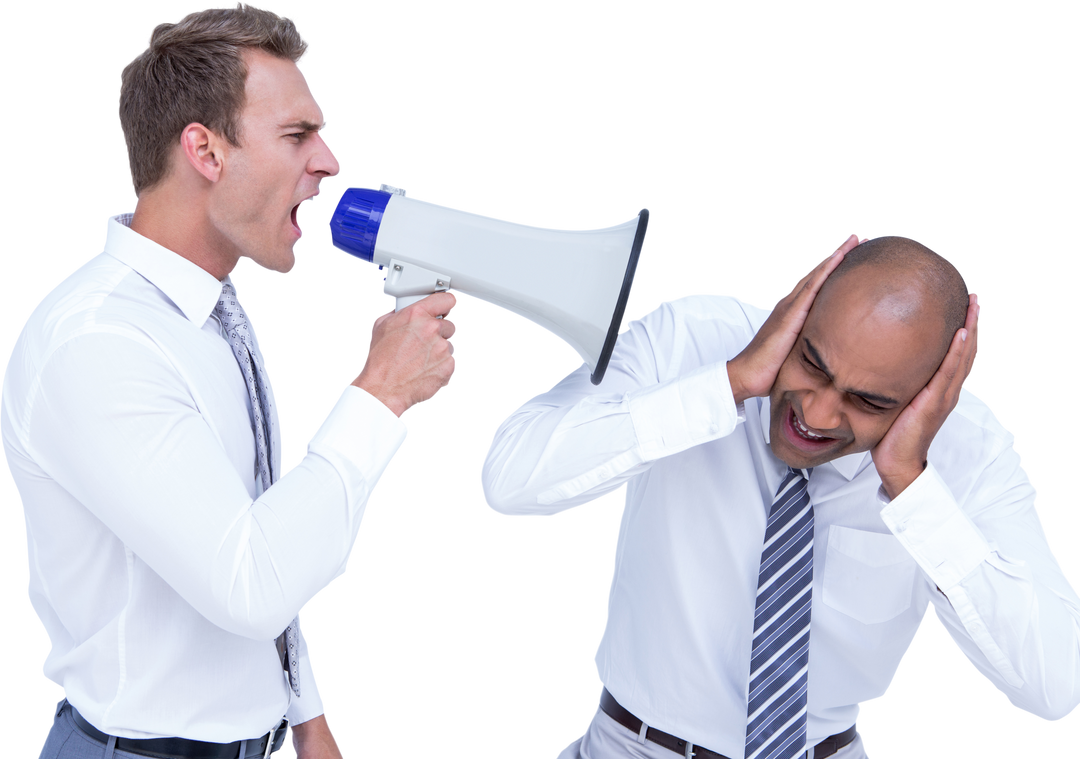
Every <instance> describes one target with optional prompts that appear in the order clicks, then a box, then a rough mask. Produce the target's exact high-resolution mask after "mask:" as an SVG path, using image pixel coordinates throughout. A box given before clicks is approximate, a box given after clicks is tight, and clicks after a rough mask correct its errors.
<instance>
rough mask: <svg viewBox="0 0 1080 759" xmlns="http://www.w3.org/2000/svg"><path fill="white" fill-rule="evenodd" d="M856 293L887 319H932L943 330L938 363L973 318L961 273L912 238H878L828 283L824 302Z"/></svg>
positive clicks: (858, 251) (853, 253) (857, 250)
mask: <svg viewBox="0 0 1080 759" xmlns="http://www.w3.org/2000/svg"><path fill="white" fill-rule="evenodd" d="M850 288H855V289H857V290H858V291H860V293H861V294H862V296H863V297H865V298H867V299H869V301H870V302H872V303H873V304H874V308H875V310H876V311H877V313H878V314H879V315H881V316H886V317H891V318H893V319H896V320H898V321H901V322H903V323H905V324H909V325H912V324H915V323H916V322H923V323H925V322H926V320H927V319H928V318H929V319H931V320H932V321H933V323H935V324H936V325H938V330H937V331H938V332H939V335H938V338H939V339H938V341H937V345H936V346H934V347H936V348H937V351H936V359H937V361H938V362H940V361H941V359H942V358H944V357H945V353H946V352H947V351H948V349H949V344H950V343H951V342H952V338H953V335H955V334H956V330H958V329H960V328H961V327H963V326H964V320H965V319H966V318H967V308H968V291H967V285H965V284H964V279H963V277H961V276H960V272H958V271H957V270H956V268H955V267H954V266H953V265H952V264H950V263H949V262H948V261H946V260H945V259H944V258H942V257H941V256H939V255H938V254H937V253H935V252H934V251H932V250H930V249H929V248H927V247H926V246H925V245H921V244H920V243H917V242H915V241H914V240H909V239H907V238H906V237H878V238H877V239H874V240H868V241H867V242H864V243H862V244H861V245H859V246H858V247H856V248H855V249H854V250H852V251H851V252H850V253H848V254H847V255H846V256H845V257H844V260H843V262H842V263H841V264H840V266H838V267H837V268H836V271H834V272H833V273H832V275H831V276H830V277H829V279H828V280H827V281H826V282H825V284H824V286H823V287H822V288H821V292H820V293H819V294H818V300H819V301H822V302H823V305H824V304H825V303H827V302H828V301H829V300H831V299H832V296H833V295H834V294H835V292H836V291H838V290H847V289H850ZM927 347H928V349H929V348H931V346H927Z"/></svg>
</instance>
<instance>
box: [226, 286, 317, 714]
mask: <svg viewBox="0 0 1080 759" xmlns="http://www.w3.org/2000/svg"><path fill="white" fill-rule="evenodd" d="M214 316H216V317H217V319H218V321H219V322H221V326H222V328H223V329H224V330H225V334H227V335H228V336H229V345H230V346H231V347H232V350H233V355H234V356H236V362H237V363H238V364H239V365H240V372H241V373H242V374H243V375H244V383H245V384H246V385H247V389H248V396H249V397H250V398H251V416H252V427H253V428H254V431H255V466H256V474H257V475H258V477H259V480H260V482H261V483H262V488H263V491H264V492H265V491H267V490H269V489H270V485H272V484H273V483H274V481H275V480H277V475H278V473H277V472H276V471H274V466H273V461H274V457H273V451H272V450H271V449H270V444H271V442H272V441H273V437H274V435H273V424H274V413H273V409H272V408H271V407H270V381H269V379H267V376H266V370H265V369H263V367H262V362H260V361H259V352H258V351H257V350H255V334H254V332H253V331H252V329H251V322H249V321H248V318H247V314H246V313H245V312H244V308H243V306H241V305H240V301H238V300H237V299H236V290H234V289H233V286H232V285H230V284H229V283H228V282H226V283H225V284H223V285H222V286H221V298H220V299H219V300H218V304H217V306H215V307H214ZM299 631H300V617H296V618H294V619H293V621H292V624H290V625H289V626H288V627H286V628H285V632H283V633H281V635H279V636H278V639H277V648H278V656H280V657H281V664H282V667H284V669H285V671H286V672H287V673H288V675H289V685H291V686H292V689H293V692H294V693H296V695H297V697H299V696H300V662H299V654H300V650H299V649H300V635H299Z"/></svg>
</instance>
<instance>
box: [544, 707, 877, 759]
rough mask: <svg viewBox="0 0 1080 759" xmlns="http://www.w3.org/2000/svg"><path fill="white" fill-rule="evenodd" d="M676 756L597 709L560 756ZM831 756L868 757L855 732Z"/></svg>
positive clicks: (569, 758) (810, 754)
mask: <svg viewBox="0 0 1080 759" xmlns="http://www.w3.org/2000/svg"><path fill="white" fill-rule="evenodd" d="M679 756H680V755H679V754H677V753H675V752H674V751H671V750H669V749H666V748H664V747H663V746H661V745H659V744H656V743H653V742H652V741H641V740H639V739H638V735H637V733H635V732H632V731H630V730H627V729H626V728H625V727H623V726H622V725H620V724H619V723H618V722H616V721H615V720H613V719H612V718H611V717H609V716H607V715H606V714H605V713H604V712H603V711H602V710H600V709H597V711H596V716H595V717H593V721H592V724H591V725H589V729H588V730H587V731H586V732H585V735H583V736H582V737H581V738H579V739H578V740H576V741H574V742H573V743H571V744H570V745H569V746H567V747H566V748H565V749H563V752H562V753H561V754H559V759H679ZM739 756H740V757H741V756H742V754H739ZM812 757H813V752H808V759H811V758H812ZM732 759H737V757H732ZM830 759H867V757H866V751H864V750H863V744H862V738H861V737H860V736H858V735H856V736H855V740H853V741H852V742H851V743H849V744H848V745H846V746H844V747H843V748H842V749H840V750H839V751H837V752H836V753H835V754H833V755H832V757H830Z"/></svg>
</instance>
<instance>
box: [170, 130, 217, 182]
mask: <svg viewBox="0 0 1080 759" xmlns="http://www.w3.org/2000/svg"><path fill="white" fill-rule="evenodd" d="M180 149H181V150H182V151H183V152H184V158H186V159H187V162H188V163H189V164H191V166H192V168H194V169H195V171H197V172H199V173H200V174H202V175H203V176H204V177H205V178H206V179H208V180H210V181H211V182H216V181H218V179H219V178H220V177H221V170H222V166H223V164H224V158H225V141H224V140H223V139H222V138H220V137H218V136H217V135H216V134H214V132H212V131H210V130H209V129H207V128H206V127H204V126H203V125H202V124H199V123H198V122H192V123H191V124H188V125H187V126H186V127H184V131H182V132H181V133H180Z"/></svg>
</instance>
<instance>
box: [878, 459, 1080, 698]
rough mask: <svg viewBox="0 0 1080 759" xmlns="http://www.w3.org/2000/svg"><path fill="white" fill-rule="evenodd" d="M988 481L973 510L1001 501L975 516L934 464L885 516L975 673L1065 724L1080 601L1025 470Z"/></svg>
mask: <svg viewBox="0 0 1080 759" xmlns="http://www.w3.org/2000/svg"><path fill="white" fill-rule="evenodd" d="M1007 455H1011V456H1013V457H1014V456H1015V455H1014V454H1012V453H1011V451H1009V452H1008V454H1007ZM987 479H988V480H990V481H989V482H985V483H981V484H977V485H976V487H975V488H973V493H972V496H971V498H972V499H973V502H974V503H978V502H979V501H980V495H982V494H983V493H984V492H985V493H990V492H993V493H996V494H997V495H998V499H997V501H996V502H993V503H991V502H990V501H986V503H987V504H988V505H985V506H981V507H974V506H973V507H972V509H971V510H972V513H971V514H970V515H969V514H968V513H967V512H966V511H965V510H962V509H961V508H960V506H959V505H958V504H957V503H956V501H955V500H954V499H953V496H952V493H951V492H950V490H949V488H948V487H946V486H945V484H944V482H943V481H942V480H941V479H940V477H939V475H938V472H937V470H936V469H934V467H933V465H931V466H930V467H928V469H927V471H926V472H925V473H924V474H923V475H922V476H920V477H919V478H918V479H917V480H916V481H915V482H913V483H912V485H911V486H910V487H909V488H908V489H907V490H905V491H904V493H903V494H902V495H901V496H900V497H898V498H897V499H896V500H895V501H893V502H892V503H890V504H889V505H888V506H886V507H885V508H884V509H883V510H882V518H883V520H884V521H885V523H886V525H888V526H889V528H890V529H891V530H892V531H893V533H894V534H895V535H896V537H897V538H898V539H899V540H900V542H901V543H902V544H903V545H904V546H905V548H907V549H908V551H909V552H910V553H911V555H912V556H913V558H914V559H915V560H916V562H917V563H918V564H919V566H920V568H921V569H922V571H923V573H924V575H925V576H926V577H927V579H928V581H929V582H930V583H931V585H932V586H933V587H934V588H935V590H934V592H933V593H932V596H931V597H932V599H933V602H934V604H935V606H936V608H937V611H938V616H939V617H940V618H941V619H942V621H943V622H944V623H945V625H946V627H947V628H948V629H949V632H950V633H951V634H952V636H953V637H954V639H955V640H956V641H957V643H958V644H959V645H960V647H961V649H962V650H963V651H964V653H965V654H966V655H967V656H968V658H969V659H971V661H972V662H973V663H974V664H975V666H976V667H978V668H979V670H980V671H982V672H983V673H984V674H985V675H986V676H987V677H988V678H989V679H990V680H991V681H993V682H994V684H995V685H996V686H997V687H998V688H999V689H1000V690H1002V691H1003V692H1004V693H1005V694H1006V695H1007V696H1008V697H1009V699H1010V700H1011V701H1013V703H1015V704H1016V705H1017V706H1020V707H1021V708H1024V709H1026V710H1028V711H1031V712H1033V713H1035V714H1038V715H1040V716H1042V717H1046V718H1048V719H1052V718H1056V717H1060V716H1062V715H1064V714H1066V713H1068V712H1069V711H1070V710H1071V709H1073V708H1074V707H1075V705H1076V704H1077V703H1078V702H1080V598H1078V597H1077V595H1076V593H1075V592H1074V591H1073V589H1072V588H1071V587H1070V586H1069V583H1068V582H1067V581H1066V579H1065V578H1064V577H1063V576H1062V575H1061V572H1060V569H1059V568H1058V566H1057V563H1056V562H1055V561H1054V560H1053V557H1052V556H1051V554H1050V549H1049V546H1048V545H1047V544H1046V541H1045V538H1044V536H1043V534H1042V531H1041V529H1040V527H1039V524H1038V519H1037V517H1036V516H1035V513H1034V508H1033V504H1032V501H1033V499H1034V491H1033V490H1031V488H1030V485H1028V484H1027V481H1026V478H1024V477H1022V472H1020V471H1019V469H1018V467H1017V468H1016V469H1015V470H1014V471H1013V473H1012V476H1010V477H1000V478H997V479H995V478H994V476H993V475H990V476H988V478H987Z"/></svg>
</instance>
